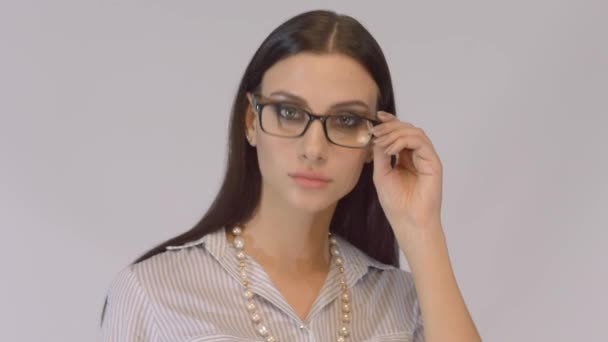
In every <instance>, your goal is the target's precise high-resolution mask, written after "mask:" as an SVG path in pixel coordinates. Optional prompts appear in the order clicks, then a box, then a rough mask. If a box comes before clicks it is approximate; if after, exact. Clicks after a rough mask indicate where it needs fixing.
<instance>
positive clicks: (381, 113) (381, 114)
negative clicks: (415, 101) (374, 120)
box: [378, 112, 391, 118]
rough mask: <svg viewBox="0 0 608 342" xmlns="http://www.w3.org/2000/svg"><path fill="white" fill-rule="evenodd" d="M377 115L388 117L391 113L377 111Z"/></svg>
mask: <svg viewBox="0 0 608 342" xmlns="http://www.w3.org/2000/svg"><path fill="white" fill-rule="evenodd" d="M378 116H381V117H383V118H389V117H390V116H391V115H390V114H389V113H386V112H379V113H378Z"/></svg>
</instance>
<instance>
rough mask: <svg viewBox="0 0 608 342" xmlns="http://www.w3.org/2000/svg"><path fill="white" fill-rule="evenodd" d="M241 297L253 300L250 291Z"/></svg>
mask: <svg viewBox="0 0 608 342" xmlns="http://www.w3.org/2000/svg"><path fill="white" fill-rule="evenodd" d="M243 295H244V296H245V298H247V299H251V298H253V292H251V291H250V290H246V291H245V292H244V293H243Z"/></svg>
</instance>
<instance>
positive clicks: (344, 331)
mask: <svg viewBox="0 0 608 342" xmlns="http://www.w3.org/2000/svg"><path fill="white" fill-rule="evenodd" d="M340 335H341V336H348V328H347V327H346V326H345V325H344V326H342V327H341V328H340Z"/></svg>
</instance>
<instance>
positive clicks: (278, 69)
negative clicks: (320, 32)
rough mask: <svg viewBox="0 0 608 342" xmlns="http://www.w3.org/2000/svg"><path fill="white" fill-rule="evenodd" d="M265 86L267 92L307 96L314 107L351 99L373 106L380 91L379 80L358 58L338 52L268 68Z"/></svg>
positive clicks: (291, 59) (300, 56) (305, 56)
mask: <svg viewBox="0 0 608 342" xmlns="http://www.w3.org/2000/svg"><path fill="white" fill-rule="evenodd" d="M261 86H262V87H261V90H262V93H263V94H264V95H267V96H268V95H269V94H272V93H276V92H287V93H291V94H294V95H296V96H298V97H300V98H302V99H305V100H306V101H307V102H308V104H309V105H310V106H321V107H324V108H326V107H325V106H328V105H331V104H333V103H337V102H344V101H351V100H360V101H363V102H366V103H368V104H369V105H370V106H372V105H374V104H375V102H376V97H377V94H378V87H377V85H376V83H375V81H374V80H373V78H372V77H371V75H370V74H369V73H368V72H367V71H366V70H365V69H364V68H363V67H362V66H361V65H360V64H359V63H358V62H357V61H355V60H354V59H353V58H351V57H348V56H346V55H342V54H335V53H333V54H312V53H299V54H296V55H294V56H290V57H287V58H285V59H283V60H281V61H279V62H277V63H275V64H274V65H273V66H272V67H270V68H269V69H268V70H267V71H266V73H265V74H264V77H263V78H262V85H261ZM324 108H317V109H321V110H322V109H324Z"/></svg>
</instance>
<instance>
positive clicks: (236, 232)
mask: <svg viewBox="0 0 608 342" xmlns="http://www.w3.org/2000/svg"><path fill="white" fill-rule="evenodd" d="M242 232H243V231H242V230H241V228H239V227H234V228H232V234H234V235H239V234H241V233H242Z"/></svg>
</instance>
